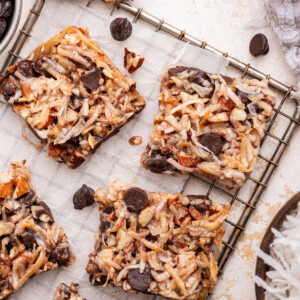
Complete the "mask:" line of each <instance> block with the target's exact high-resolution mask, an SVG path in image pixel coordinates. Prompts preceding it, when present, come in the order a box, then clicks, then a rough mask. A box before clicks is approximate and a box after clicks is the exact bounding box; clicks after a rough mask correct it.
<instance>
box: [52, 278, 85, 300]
mask: <svg viewBox="0 0 300 300" xmlns="http://www.w3.org/2000/svg"><path fill="white" fill-rule="evenodd" d="M77 286H78V284H76V283H73V282H72V283H71V285H70V286H68V285H66V284H64V283H61V284H60V286H59V287H57V288H56V291H55V294H54V296H53V300H69V299H70V300H86V299H84V298H81V297H80V295H79V294H78V291H77Z"/></svg>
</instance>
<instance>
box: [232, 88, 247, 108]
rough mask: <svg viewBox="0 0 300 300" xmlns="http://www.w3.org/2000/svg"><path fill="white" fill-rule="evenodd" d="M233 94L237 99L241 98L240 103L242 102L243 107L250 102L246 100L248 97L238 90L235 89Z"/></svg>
mask: <svg viewBox="0 0 300 300" xmlns="http://www.w3.org/2000/svg"><path fill="white" fill-rule="evenodd" d="M235 93H236V95H237V96H239V97H240V98H241V100H242V102H243V103H244V104H245V105H247V104H248V103H249V102H250V100H249V98H248V95H247V94H245V93H243V92H241V91H240V90H239V89H236V90H235Z"/></svg>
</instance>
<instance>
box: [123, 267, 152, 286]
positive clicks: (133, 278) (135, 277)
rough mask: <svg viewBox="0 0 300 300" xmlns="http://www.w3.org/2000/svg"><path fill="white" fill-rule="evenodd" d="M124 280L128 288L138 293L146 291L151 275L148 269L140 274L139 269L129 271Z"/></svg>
mask: <svg viewBox="0 0 300 300" xmlns="http://www.w3.org/2000/svg"><path fill="white" fill-rule="evenodd" d="M126 278H127V281H128V283H129V284H130V286H131V287H132V288H133V289H135V290H137V291H140V292H144V291H147V289H148V287H149V285H150V283H151V282H152V275H151V272H150V269H148V268H146V269H145V270H144V272H143V273H140V271H139V269H131V270H130V271H129V272H128V274H127V277H126Z"/></svg>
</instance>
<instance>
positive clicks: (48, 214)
mask: <svg viewBox="0 0 300 300" xmlns="http://www.w3.org/2000/svg"><path fill="white" fill-rule="evenodd" d="M38 204H39V206H41V207H42V208H43V210H42V212H43V213H42V214H44V213H45V214H46V215H47V216H49V217H50V219H51V221H54V218H53V215H52V213H51V210H50V208H49V206H48V205H47V204H46V203H45V202H44V201H40V202H39V203H38ZM42 214H40V215H42Z"/></svg>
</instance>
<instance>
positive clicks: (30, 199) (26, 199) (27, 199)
mask: <svg viewBox="0 0 300 300" xmlns="http://www.w3.org/2000/svg"><path fill="white" fill-rule="evenodd" d="M18 200H20V201H21V203H22V204H24V205H25V206H26V207H30V206H31V205H32V204H33V203H34V200H35V194H34V192H33V190H29V192H27V193H26V194H24V195H23V196H21V197H19V198H18Z"/></svg>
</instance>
